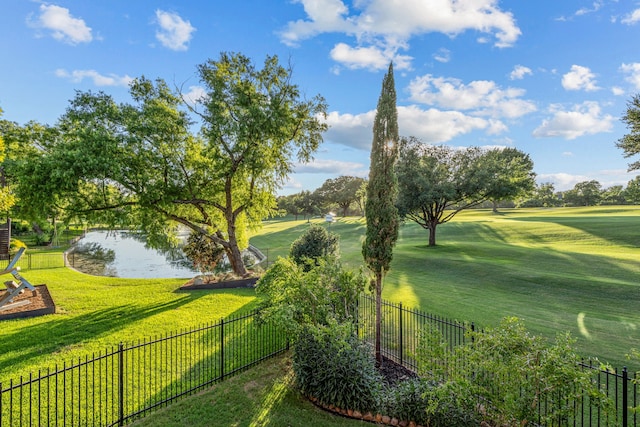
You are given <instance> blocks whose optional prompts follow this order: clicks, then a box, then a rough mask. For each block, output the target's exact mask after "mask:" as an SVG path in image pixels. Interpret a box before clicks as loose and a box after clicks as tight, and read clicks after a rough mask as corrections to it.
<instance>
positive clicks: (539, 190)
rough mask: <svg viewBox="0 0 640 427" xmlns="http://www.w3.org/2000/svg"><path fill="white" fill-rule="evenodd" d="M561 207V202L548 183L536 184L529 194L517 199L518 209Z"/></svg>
mask: <svg viewBox="0 0 640 427" xmlns="http://www.w3.org/2000/svg"><path fill="white" fill-rule="evenodd" d="M561 205H562V201H561V200H560V198H559V197H558V194H557V193H556V191H555V187H554V186H553V184H552V183H550V182H543V183H541V184H536V186H535V188H534V189H533V191H532V192H531V193H529V194H525V195H522V196H521V197H520V198H519V199H518V207H519V208H542V207H544V208H549V207H554V206H561Z"/></svg>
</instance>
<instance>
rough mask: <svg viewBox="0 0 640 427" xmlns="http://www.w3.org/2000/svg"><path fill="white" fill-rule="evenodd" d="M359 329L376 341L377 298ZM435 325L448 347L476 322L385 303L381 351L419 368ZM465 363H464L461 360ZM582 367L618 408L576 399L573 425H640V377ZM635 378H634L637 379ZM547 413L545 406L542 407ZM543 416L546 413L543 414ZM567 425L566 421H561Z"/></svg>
mask: <svg viewBox="0 0 640 427" xmlns="http://www.w3.org/2000/svg"><path fill="white" fill-rule="evenodd" d="M358 312H359V319H358V328H359V334H360V336H361V337H362V338H363V339H365V340H366V341H368V342H371V343H373V341H374V338H375V299H374V298H373V297H371V296H368V295H365V296H363V297H362V298H361V299H360V303H359V310H358ZM431 328H435V329H437V330H439V331H440V333H441V334H442V336H443V337H444V339H445V341H446V342H447V344H448V348H449V349H453V348H455V347H456V346H459V345H462V344H464V343H465V340H466V339H468V338H466V332H467V331H469V330H474V329H475V326H474V324H473V323H464V322H458V321H456V320H450V319H446V318H443V317H440V316H434V315H431V314H428V313H425V312H423V311H420V310H415V309H412V308H406V307H404V306H403V305H402V303H399V304H396V303H392V302H388V301H383V302H382V323H381V345H380V347H381V353H382V354H383V355H384V356H385V357H387V358H389V359H391V360H393V361H395V362H396V363H400V364H401V365H404V366H406V367H407V368H409V369H411V370H413V371H416V370H417V368H418V362H417V360H416V352H417V350H418V346H419V345H420V340H421V332H422V331H426V330H429V329H431ZM462 363H464V362H462ZM580 367H581V368H582V369H585V370H588V371H589V372H591V373H592V374H593V375H592V378H593V381H594V382H595V383H596V384H598V385H599V386H600V388H601V389H602V390H603V391H604V392H605V393H606V395H607V397H609V398H610V399H611V400H612V401H613V402H614V405H615V411H613V412H612V413H605V412H603V411H601V409H600V408H599V407H597V406H595V405H594V406H592V405H591V404H590V399H589V398H588V396H586V397H585V399H583V400H581V401H580V402H573V403H572V404H573V405H574V407H575V413H574V416H573V417H572V420H571V423H570V424H567V425H573V426H585V427H586V426H640V413H638V412H634V411H633V410H632V408H635V407H638V405H640V390H639V384H638V382H639V381H640V378H638V377H637V376H634V374H632V373H629V372H628V371H627V369H626V368H623V369H622V370H611V371H610V370H604V369H602V368H601V365H600V364H599V363H593V362H592V361H589V360H586V361H583V362H582V363H581V364H580ZM634 379H635V381H634ZM539 411H541V412H544V411H545V407H544V405H540V406H539ZM541 415H543V414H541ZM559 425H565V424H559Z"/></svg>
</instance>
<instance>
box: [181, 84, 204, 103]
mask: <svg viewBox="0 0 640 427" xmlns="http://www.w3.org/2000/svg"><path fill="white" fill-rule="evenodd" d="M207 98H208V95H207V92H206V91H205V89H204V88H203V87H202V86H189V92H186V93H183V94H182V99H183V100H184V101H185V102H186V103H188V104H190V105H195V104H196V103H197V102H198V101H200V100H206V99H207Z"/></svg>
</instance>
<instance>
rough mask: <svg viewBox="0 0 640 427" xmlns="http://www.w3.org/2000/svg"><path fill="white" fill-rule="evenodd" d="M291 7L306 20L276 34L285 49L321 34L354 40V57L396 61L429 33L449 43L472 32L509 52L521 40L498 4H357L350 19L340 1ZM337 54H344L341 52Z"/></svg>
mask: <svg viewBox="0 0 640 427" xmlns="http://www.w3.org/2000/svg"><path fill="white" fill-rule="evenodd" d="M294 2H296V3H301V4H302V5H303V7H304V10H305V13H306V15H307V19H300V20H297V21H291V22H289V23H288V24H287V26H286V28H285V29H284V30H283V31H281V32H280V37H281V40H282V42H283V43H285V44H287V45H289V46H297V45H298V44H299V43H300V42H301V41H303V40H306V39H309V38H312V37H315V36H316V35H319V34H322V33H330V32H334V33H344V34H346V35H349V36H352V37H354V38H355V40H356V44H355V47H352V48H351V49H352V50H353V51H359V50H361V49H368V48H370V47H371V46H375V47H376V49H378V50H380V51H382V52H387V53H388V52H393V53H394V56H396V55H397V52H398V51H399V50H400V49H407V48H408V42H409V40H410V39H411V38H412V37H413V36H416V35H421V34H427V33H431V32H440V33H444V34H447V35H449V36H451V37H453V36H456V35H457V34H461V33H463V32H465V31H469V30H475V31H477V32H480V33H482V34H485V35H488V36H491V37H493V40H494V45H495V46H497V47H509V46H512V45H513V44H514V43H515V42H516V41H517V39H518V37H519V36H520V34H521V31H520V29H519V28H518V27H517V25H516V23H515V19H514V18H513V15H512V14H511V13H510V12H504V11H502V10H500V9H499V8H498V6H497V3H498V1H497V0H474V1H469V2H460V1H456V0H438V1H429V2H425V1H424V0H404V1H403V2H402V6H401V7H398V4H397V3H396V2H390V1H388V0H368V1H356V2H354V3H353V5H354V8H358V9H359V10H358V11H357V12H355V13H351V11H350V10H349V8H348V7H347V6H346V5H345V3H344V2H343V1H342V0H294ZM334 49H335V48H334ZM341 49H342V51H346V49H344V47H343V48H341ZM341 58H344V57H343V56H336V58H334V59H336V60H340V59H341ZM407 59H411V58H407ZM387 62H388V61H387ZM375 63H376V62H373V63H372V64H375Z"/></svg>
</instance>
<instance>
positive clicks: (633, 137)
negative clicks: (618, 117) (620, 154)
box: [616, 94, 640, 171]
mask: <svg viewBox="0 0 640 427" xmlns="http://www.w3.org/2000/svg"><path fill="white" fill-rule="evenodd" d="M622 121H623V122H624V123H625V124H626V125H627V128H628V129H629V133H628V134H626V135H625V136H623V137H622V138H620V139H619V140H618V142H617V143H616V145H617V146H618V148H621V149H622V150H623V151H624V157H626V158H629V157H632V156H635V155H636V154H640V94H636V95H634V96H633V98H631V101H630V102H629V103H628V104H627V112H626V113H625V115H624V116H623V117H622ZM637 169H640V160H639V161H635V162H633V163H630V164H629V170H630V171H632V170H637Z"/></svg>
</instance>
